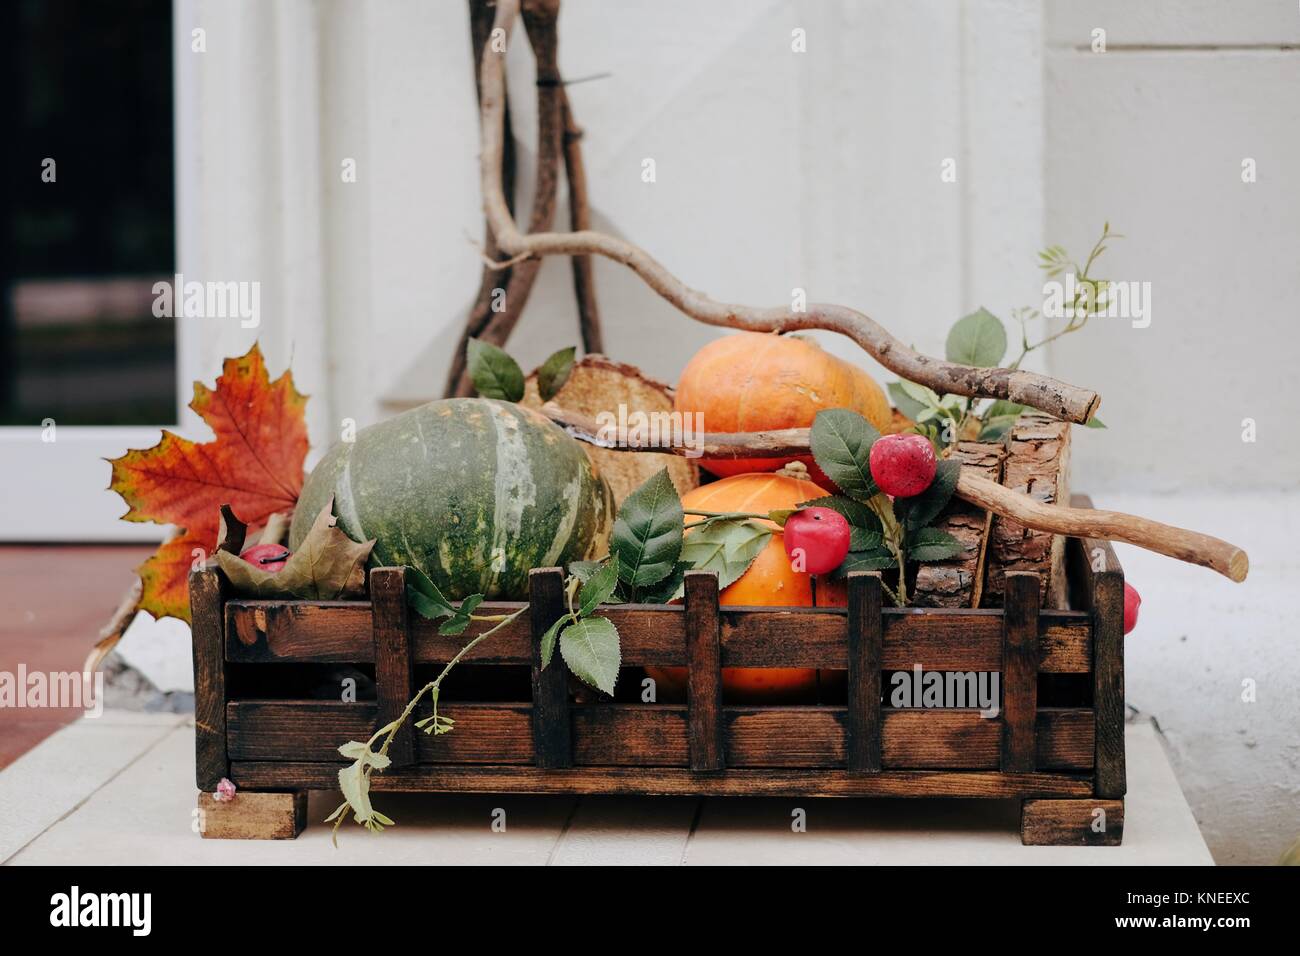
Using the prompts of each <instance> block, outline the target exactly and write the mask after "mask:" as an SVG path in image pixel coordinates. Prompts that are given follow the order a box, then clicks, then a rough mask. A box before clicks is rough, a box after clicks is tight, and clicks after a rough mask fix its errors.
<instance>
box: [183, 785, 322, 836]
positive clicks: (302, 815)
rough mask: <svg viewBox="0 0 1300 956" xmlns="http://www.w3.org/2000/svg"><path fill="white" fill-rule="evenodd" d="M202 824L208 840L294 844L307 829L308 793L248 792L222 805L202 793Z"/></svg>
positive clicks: (200, 821)
mask: <svg viewBox="0 0 1300 956" xmlns="http://www.w3.org/2000/svg"><path fill="white" fill-rule="evenodd" d="M198 824H199V833H200V834H201V835H202V836H203V839H205V840H292V839H294V838H295V837H296V836H297V835H298V834H299V833H301V832H302V830H303V827H305V826H306V825H307V791H306V790H290V791H288V792H286V793H263V792H258V791H252V790H245V791H241V792H239V793H237V794H235V797H234V799H233V800H221V801H218V800H215V799H213V796H212V794H210V793H204V792H202V791H200V793H199V816H198Z"/></svg>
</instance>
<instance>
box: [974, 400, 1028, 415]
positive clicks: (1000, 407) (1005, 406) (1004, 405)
mask: <svg viewBox="0 0 1300 956" xmlns="http://www.w3.org/2000/svg"><path fill="white" fill-rule="evenodd" d="M1024 410H1025V406H1023V405H1017V404H1016V403H1015V402H1008V401H1007V400H1006V399H1005V398H999V399H998V400H997V401H996V402H994V403H993V404H991V405H989V407H988V408H986V409H984V414H983V415H982V416H981V417H982V418H983V419H984V420H985V421H988V420H989V419H990V418H1003V417H1006V416H1012V417H1015V416H1018V415H1019V414H1020V413H1021V412H1023V411H1024Z"/></svg>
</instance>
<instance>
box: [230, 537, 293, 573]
mask: <svg viewBox="0 0 1300 956" xmlns="http://www.w3.org/2000/svg"><path fill="white" fill-rule="evenodd" d="M239 556H240V557H241V558H243V559H244V560H245V561H247V562H248V563H249V564H251V565H253V567H255V568H260V569H261V570H263V571H269V572H271V573H272V574H274V573H275V572H276V571H279V570H280V569H281V568H283V567H284V564H285V562H286V561H288V560H289V558H290V556H291V555H290V553H289V549H288V548H286V547H285V546H284V545H282V544H255V545H253V546H252V547H251V548H245V549H244V551H243V552H242V553H241V554H240V555H239Z"/></svg>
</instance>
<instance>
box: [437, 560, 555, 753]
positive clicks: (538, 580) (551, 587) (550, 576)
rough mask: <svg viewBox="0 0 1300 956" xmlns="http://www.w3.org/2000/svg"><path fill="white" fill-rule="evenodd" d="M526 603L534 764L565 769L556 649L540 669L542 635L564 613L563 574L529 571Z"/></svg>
mask: <svg viewBox="0 0 1300 956" xmlns="http://www.w3.org/2000/svg"><path fill="white" fill-rule="evenodd" d="M528 602H529V607H528V622H529V627H530V629H531V631H532V653H531V661H530V662H531V664H532V666H533V671H532V684H533V707H532V730H533V756H534V761H535V763H536V764H537V766H539V767H543V768H548V769H551V768H557V767H569V766H572V765H573V746H572V736H571V732H570V727H569V683H568V680H567V677H568V671H567V669H566V668H565V666H564V661H563V660H561V659H560V651H559V648H558V647H557V648H556V650H555V655H554V657H553V658H552V660H551V663H550V666H549V667H547V668H545V669H543V668H542V635H544V634H545V633H546V630H547V628H549V627H550V626H551V625H552V624H554V623H555V621H557V620H558V619H559V617H560V616H561V615H562V614H563V613H564V572H563V571H561V570H560V569H559V568H535V569H533V570H532V571H529V572H528ZM462 639H463V635H462ZM484 643H489V642H487V641H485V642H484ZM557 644H558V641H557Z"/></svg>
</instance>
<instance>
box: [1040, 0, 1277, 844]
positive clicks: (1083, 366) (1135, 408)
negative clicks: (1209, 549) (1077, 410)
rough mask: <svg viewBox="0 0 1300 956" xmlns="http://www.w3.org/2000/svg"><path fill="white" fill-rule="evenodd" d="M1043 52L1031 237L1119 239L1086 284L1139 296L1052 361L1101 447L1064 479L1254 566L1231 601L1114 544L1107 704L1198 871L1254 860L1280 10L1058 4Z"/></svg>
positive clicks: (1269, 785)
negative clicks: (1139, 302) (1190, 831)
mask: <svg viewBox="0 0 1300 956" xmlns="http://www.w3.org/2000/svg"><path fill="white" fill-rule="evenodd" d="M1095 28H1102V29H1105V30H1106V34H1107V52H1105V53H1094V52H1092V48H1091V42H1092V31H1093V29H1095ZM1047 44H1048V45H1047V55H1046V67H1047V72H1046V85H1047V89H1046V93H1045V101H1046V104H1047V148H1046V195H1047V203H1046V206H1047V219H1046V223H1047V235H1048V237H1049V239H1050V240H1051V241H1059V242H1062V243H1066V244H1068V246H1069V247H1070V248H1071V249H1075V248H1081V247H1086V245H1087V244H1088V243H1090V242H1091V241H1092V236H1093V235H1094V233H1096V232H1097V231H1098V230H1099V229H1100V226H1101V222H1102V221H1103V220H1104V219H1106V218H1109V219H1110V221H1111V223H1112V225H1114V226H1115V227H1116V228H1117V229H1119V230H1120V231H1121V232H1123V233H1125V234H1126V235H1127V236H1128V238H1127V239H1125V240H1124V241H1122V242H1117V243H1114V244H1113V246H1112V249H1111V251H1110V252H1109V253H1107V256H1106V259H1107V260H1108V265H1107V267H1106V269H1105V270H1103V272H1104V274H1105V275H1107V276H1108V277H1111V278H1116V279H1135V280H1139V281H1148V282H1150V283H1151V285H1152V315H1151V325H1150V327H1149V328H1145V329H1135V328H1133V327H1132V325H1131V324H1130V323H1128V322H1124V321H1122V320H1110V321H1107V322H1103V323H1099V324H1098V325H1097V327H1096V328H1088V329H1085V330H1084V331H1083V332H1081V333H1079V334H1078V335H1071V336H1068V337H1066V338H1065V339H1062V340H1061V341H1060V343H1059V348H1056V349H1055V350H1054V351H1053V354H1052V357H1051V358H1052V368H1053V369H1054V370H1055V371H1056V372H1057V373H1058V374H1060V375H1062V376H1067V377H1072V378H1074V379H1076V380H1078V381H1081V382H1086V383H1087V384H1089V385H1092V386H1094V387H1096V388H1098V389H1099V390H1100V391H1101V393H1102V395H1103V396H1105V398H1104V402H1103V405H1102V408H1101V416H1102V418H1103V419H1104V420H1105V421H1106V423H1107V424H1108V425H1109V426H1110V427H1109V429H1108V430H1107V431H1102V432H1086V431H1084V430H1082V429H1076V436H1077V439H1078V451H1077V454H1076V456H1075V459H1074V460H1075V480H1076V483H1077V484H1078V485H1079V486H1080V487H1087V488H1090V489H1094V497H1095V498H1097V499H1098V503H1099V504H1106V505H1110V506H1113V507H1118V508H1124V509H1127V510H1133V511H1138V512H1141V513H1145V514H1150V515H1153V516H1159V517H1162V518H1164V519H1165V520H1168V521H1170V522H1172V523H1175V524H1183V525H1184V526H1192V527H1196V528H1199V529H1202V530H1205V531H1208V532H1210V533H1212V534H1217V535H1220V536H1222V537H1225V538H1228V539H1230V540H1232V541H1234V542H1237V543H1240V544H1241V545H1242V546H1244V547H1245V548H1246V550H1247V551H1248V552H1249V553H1250V554H1251V555H1252V558H1253V561H1252V563H1253V565H1254V567H1253V569H1252V573H1251V577H1250V579H1249V580H1248V581H1247V582H1246V583H1245V584H1244V585H1233V584H1230V583H1228V582H1226V581H1224V580H1222V579H1220V578H1216V577H1214V576H1212V575H1206V574H1205V573H1204V572H1202V571H1199V570H1197V569H1192V568H1188V567H1185V566H1177V565H1174V564H1172V563H1171V562H1169V561H1165V560H1162V559H1160V558H1158V557H1154V556H1151V555H1149V554H1147V553H1145V552H1141V551H1138V550H1137V549H1134V548H1122V549H1121V554H1120V557H1121V560H1122V561H1123V562H1124V564H1125V569H1126V572H1127V574H1128V577H1129V580H1131V581H1134V582H1135V583H1136V584H1137V586H1138V587H1139V588H1141V589H1142V591H1143V595H1144V598H1145V601H1144V604H1143V623H1142V626H1141V627H1140V629H1139V630H1138V631H1136V632H1135V633H1134V634H1133V636H1132V637H1131V638H1130V639H1129V643H1128V653H1127V658H1128V660H1127V664H1128V667H1127V679H1128V688H1127V690H1128V694H1127V696H1128V701H1129V704H1130V706H1131V707H1133V708H1136V709H1137V710H1139V711H1140V712H1141V713H1142V714H1143V715H1153V716H1155V718H1156V719H1157V721H1158V722H1159V726H1160V728H1161V729H1162V731H1163V732H1164V734H1165V738H1166V740H1167V742H1168V743H1169V746H1170V751H1171V754H1172V756H1173V759H1174V764H1175V769H1176V770H1177V773H1178V778H1179V781H1180V783H1181V784H1182V786H1183V789H1184V791H1185V792H1186V793H1187V796H1188V799H1189V802H1190V803H1191V805H1192V809H1193V811H1194V812H1195V813H1196V816H1197V819H1198V821H1199V822H1200V824H1201V826H1202V830H1203V832H1204V834H1205V837H1206V840H1207V842H1208V843H1209V846H1210V849H1211V851H1212V852H1213V853H1214V856H1215V859H1216V860H1217V861H1218V862H1220V863H1269V862H1272V861H1274V860H1275V859H1277V857H1278V856H1279V855H1280V854H1281V852H1282V850H1283V849H1284V848H1285V847H1286V846H1287V845H1288V844H1289V843H1290V842H1291V841H1292V840H1293V839H1294V838H1295V837H1296V835H1297V834H1300V733H1298V732H1297V731H1300V655H1297V653H1296V651H1295V639H1294V627H1293V625H1292V620H1291V614H1290V609H1289V607H1288V604H1289V602H1290V601H1292V600H1293V595H1294V594H1295V586H1294V582H1295V580H1296V575H1297V574H1300V566H1298V564H1297V561H1296V558H1295V544H1294V542H1295V540H1296V537H1295V535H1296V533H1297V527H1296V525H1297V516H1298V515H1300V508H1297V505H1296V499H1295V498H1294V497H1281V496H1277V495H1267V494H1266V492H1267V490H1268V489H1279V488H1285V489H1289V490H1291V491H1292V492H1294V490H1295V489H1296V488H1297V487H1300V444H1297V442H1296V441H1295V440H1294V434H1295V433H1294V419H1295V414H1296V411H1297V409H1300V382H1298V380H1297V377H1296V375H1295V369H1296V368H1297V367H1300V332H1298V331H1297V329H1296V327H1295V323H1296V319H1297V317H1300V307H1298V306H1297V303H1300V184H1298V183H1297V178H1296V174H1297V171H1300V95H1297V91H1300V49H1298V48H1297V45H1300V9H1298V8H1297V5H1296V4H1295V3H1293V2H1288V0H1276V2H1268V0H1250V2H1237V3H1232V4H1223V3H1212V2H1190V3H1189V2H1178V3H1176V2H1173V0H1159V2H1150V0H1148V2H1144V3H1140V4H1138V3H1125V2H1121V0H1105V2H1092V3H1086V4H1083V3H1068V2H1063V0H1062V2H1055V3H1052V4H1050V5H1049V8H1048V15H1047ZM1247 157H1250V158H1253V159H1254V160H1255V161H1256V166H1257V171H1258V181H1257V182H1254V183H1250V184H1247V183H1243V182H1242V179H1241V173H1242V165H1241V164H1242V160H1243V159H1244V158H1247ZM1245 418H1253V419H1255V421H1256V422H1257V428H1258V441H1257V442H1256V443H1254V444H1246V443H1243V442H1242V440H1241V436H1242V420H1243V419H1245ZM1244 681H1251V682H1254V686H1255V688H1256V699H1255V702H1254V703H1249V702H1247V701H1245V700H1243V682H1244Z"/></svg>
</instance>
